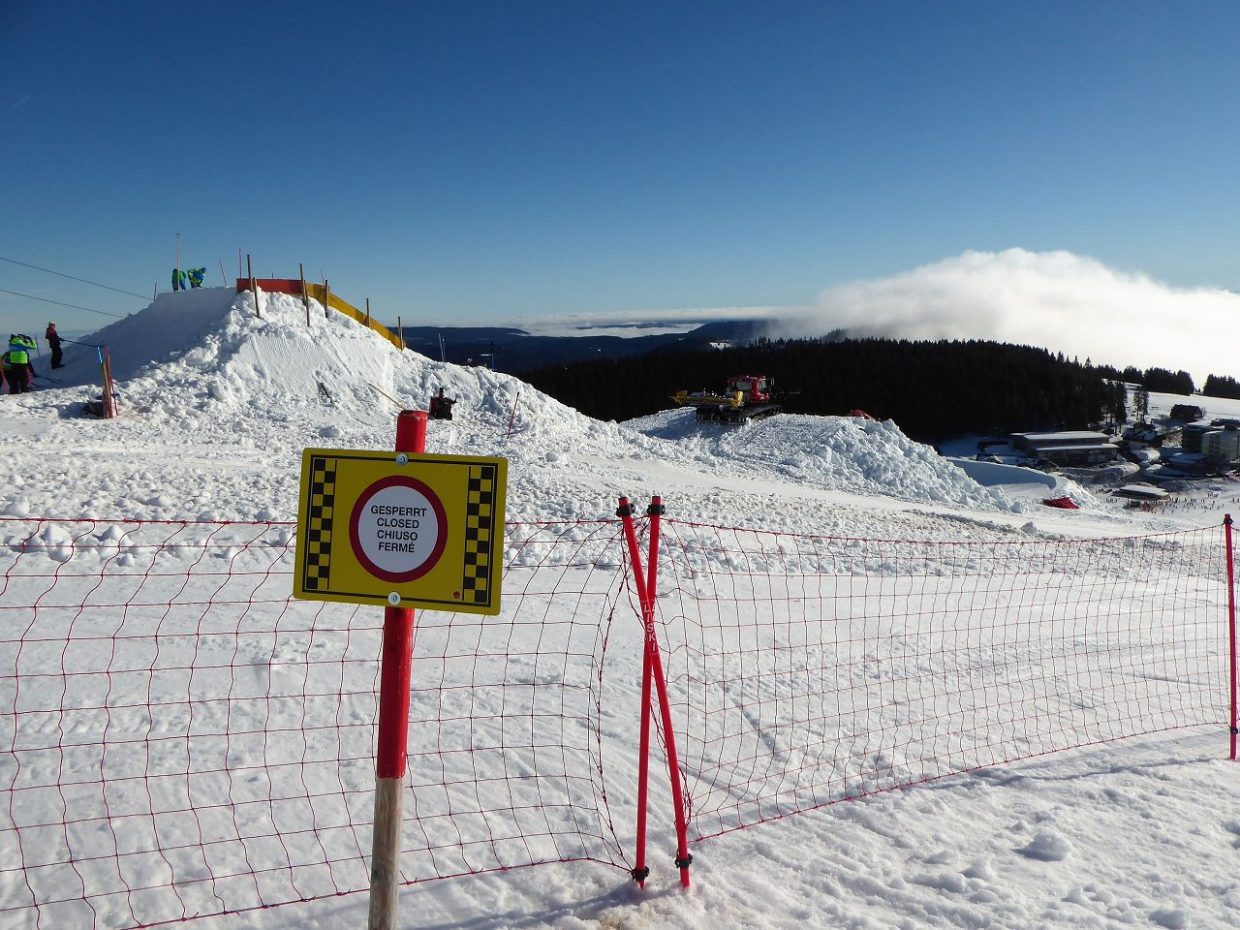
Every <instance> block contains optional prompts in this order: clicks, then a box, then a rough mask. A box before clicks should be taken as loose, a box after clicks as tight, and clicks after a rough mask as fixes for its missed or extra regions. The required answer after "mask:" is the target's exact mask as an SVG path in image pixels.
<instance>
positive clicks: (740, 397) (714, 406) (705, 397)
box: [672, 375, 783, 423]
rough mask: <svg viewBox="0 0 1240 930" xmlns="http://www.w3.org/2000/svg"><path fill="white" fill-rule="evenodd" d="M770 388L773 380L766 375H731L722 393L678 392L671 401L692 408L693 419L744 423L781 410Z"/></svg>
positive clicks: (773, 385) (705, 421)
mask: <svg viewBox="0 0 1240 930" xmlns="http://www.w3.org/2000/svg"><path fill="white" fill-rule="evenodd" d="M774 389H775V379H774V378H768V377H767V376H766V375H733V376H732V377H730V378H728V381H727V390H726V391H725V392H724V393H722V394H709V393H707V392H705V391H699V392H695V393H690V392H688V391H678V392H676V393H675V394H673V395H672V400H674V401H676V403H678V404H680V405H681V406H684V407H696V408H697V418H698V420H699V421H701V422H704V423H744V422H745V421H747V420H757V419H760V418H762V417H769V416H773V415H775V414H777V413H779V411H780V410H782V409H783V408H782V407H781V406H780V404H779V403H778V402H777V400H776V397H777V395H776V394H775V392H774Z"/></svg>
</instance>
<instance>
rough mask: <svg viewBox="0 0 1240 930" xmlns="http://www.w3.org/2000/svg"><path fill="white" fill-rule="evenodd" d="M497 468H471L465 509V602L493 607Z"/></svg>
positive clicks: (463, 596) (462, 587)
mask: <svg viewBox="0 0 1240 930" xmlns="http://www.w3.org/2000/svg"><path fill="white" fill-rule="evenodd" d="M498 472H499V469H498V468H497V467H496V466H495V465H471V466H469V497H468V501H467V504H466V507H465V574H464V577H463V578H462V579H461V600H462V601H463V602H464V603H466V604H476V605H489V604H490V603H491V569H492V564H491V560H492V558H493V557H494V551H495V543H494V540H495V516H496V514H495V483H496V478H497V477H498Z"/></svg>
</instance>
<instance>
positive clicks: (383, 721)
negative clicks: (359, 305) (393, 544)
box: [368, 410, 426, 930]
mask: <svg viewBox="0 0 1240 930" xmlns="http://www.w3.org/2000/svg"><path fill="white" fill-rule="evenodd" d="M396 451H397V452H425V451H426V413H425V411H422V410H402V411H401V412H400V415H399V417H397V420H396ZM381 662H382V664H381V666H380V683H379V745H378V750H377V752H376V754H375V826H374V840H373V843H372V845H371V865H370V921H369V924H368V926H369V930H396V913H397V908H396V901H397V891H398V889H399V888H400V826H401V819H402V814H403V810H404V806H403V798H404V791H403V789H404V783H405V758H406V756H407V754H408V744H409V686H410V669H411V666H412V664H413V609H412V608H408V607H385V608H384V617H383V657H382V660H381Z"/></svg>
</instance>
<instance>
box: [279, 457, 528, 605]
mask: <svg viewBox="0 0 1240 930" xmlns="http://www.w3.org/2000/svg"><path fill="white" fill-rule="evenodd" d="M507 483H508V462H507V460H506V459H500V458H483V457H480V456H472V455H424V454H415V453H412V452H411V453H399V452H368V451H360V450H353V449H306V450H305V452H304V453H303V454H302V462H301V499H300V503H299V506H298V509H297V570H296V575H295V578H294V581H293V595H294V596H295V597H301V598H309V599H311V600H321V601H348V602H352V603H357V604H385V605H392V606H398V607H421V608H424V609H429V610H451V611H462V612H465V613H479V614H496V613H499V606H500V569H501V567H502V565H501V563H502V561H503V553H504V496H505V493H506V490H507Z"/></svg>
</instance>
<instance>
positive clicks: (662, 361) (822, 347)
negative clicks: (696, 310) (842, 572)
mask: <svg viewBox="0 0 1240 930" xmlns="http://www.w3.org/2000/svg"><path fill="white" fill-rule="evenodd" d="M1151 371H1153V372H1155V380H1157V376H1158V373H1157V371H1156V370H1154V369H1151ZM1126 373H1127V372H1126V371H1125V372H1121V371H1118V370H1116V369H1112V368H1098V367H1095V366H1093V365H1091V364H1090V363H1089V360H1088V359H1087V360H1086V362H1085V363H1084V364H1081V363H1080V362H1078V361H1076V360H1075V359H1073V360H1069V359H1066V358H1065V357H1064V356H1063V354H1062V353H1051V352H1049V351H1048V350H1046V349H1039V348H1034V347H1031V346H1017V345H1008V344H1004V343H998V342H988V341H983V340H939V341H937V342H914V341H909V340H895V339H840V338H838V337H834V336H831V337H824V338H820V339H776V340H772V339H759V340H757V341H755V342H753V343H751V344H749V345H744V346H734V347H730V348H724V349H719V350H713V351H701V350H664V351H656V352H650V353H647V354H645V355H642V356H638V357H633V358H621V359H600V360H595V361H583V362H578V363H575V364H569V365H554V366H548V367H544V368H538V369H534V370H531V371H527V372H524V373H522V375H521V377H522V378H523V379H524V380H525V381H527V382H529V383H530V384H531V385H533V386H534V387H536V388H538V389H539V390H541V391H543V392H544V393H547V394H550V395H551V396H552V397H555V398H556V399H557V400H559V401H561V402H562V403H565V404H568V405H569V406H571V407H575V408H576V409H578V410H580V411H581V412H583V413H586V414H588V415H590V416H592V417H595V418H598V419H603V420H627V419H631V418H633V417H638V416H643V415H645V414H649V413H654V412H656V411H659V410H664V409H667V408H668V407H671V406H674V404H673V402H672V400H671V395H672V394H673V393H675V392H676V391H678V390H682V389H683V390H689V391H699V390H704V391H707V392H711V393H718V392H721V391H723V389H724V386H725V381H726V380H727V378H728V377H729V376H731V375H738V374H750V375H766V376H768V377H773V378H774V379H775V380H776V391H777V392H787V394H786V396H784V397H783V398H782V401H781V402H782V404H783V407H784V409H785V410H786V411H787V412H789V413H812V414H819V415H830V414H845V413H847V412H848V411H850V410H852V409H856V408H860V409H862V410H865V411H866V412H867V413H869V414H871V415H872V416H875V417H877V418H879V419H892V420H895V421H896V422H897V423H898V424H899V425H900V428H901V429H902V430H903V431H904V432H905V433H906V434H907V435H909V436H911V437H913V438H914V439H918V440H921V441H926V442H933V441H936V440H941V439H947V438H951V437H953V436H959V435H964V434H968V433H986V434H1002V433H1010V432H1018V431H1026V430H1063V429H1088V428H1091V427H1095V426H1097V425H1099V424H1102V423H1106V422H1113V423H1122V422H1125V420H1126V419H1127V416H1126V411H1125V409H1124V402H1125V390H1124V386H1123V384H1121V383H1120V381H1121V380H1125V379H1126ZM1140 374H1141V376H1142V382H1143V381H1144V379H1145V378H1146V376H1147V373H1146V372H1140ZM1168 374H1169V375H1170V374H1171V373H1170V372H1168ZM1179 374H1181V375H1186V373H1184V372H1180V373H1179ZM1173 377H1174V376H1173ZM1179 386H1180V385H1178V383H1177V388H1176V389H1172V388H1167V387H1162V386H1159V387H1151V389H1152V390H1159V391H1164V390H1165V391H1168V392H1170V393H1190V392H1191V378H1189V391H1188V392H1184V391H1180V390H1179V389H1178V387H1179Z"/></svg>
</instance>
